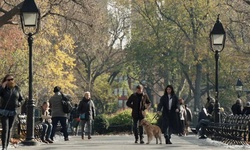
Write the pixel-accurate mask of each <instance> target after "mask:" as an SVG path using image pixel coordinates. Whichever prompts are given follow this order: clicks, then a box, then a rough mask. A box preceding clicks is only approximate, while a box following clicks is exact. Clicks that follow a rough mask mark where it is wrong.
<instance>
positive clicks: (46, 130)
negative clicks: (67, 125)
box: [41, 122, 53, 140]
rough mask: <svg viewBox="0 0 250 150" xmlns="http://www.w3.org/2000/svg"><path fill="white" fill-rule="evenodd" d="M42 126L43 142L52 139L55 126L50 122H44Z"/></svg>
mask: <svg viewBox="0 0 250 150" xmlns="http://www.w3.org/2000/svg"><path fill="white" fill-rule="evenodd" d="M42 126H43V131H42V135H41V139H42V140H45V139H50V136H51V132H52V128H53V125H52V124H51V123H48V122H43V123H42Z"/></svg>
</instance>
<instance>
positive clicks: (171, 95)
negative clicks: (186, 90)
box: [157, 85, 179, 144]
mask: <svg viewBox="0 0 250 150" xmlns="http://www.w3.org/2000/svg"><path fill="white" fill-rule="evenodd" d="M178 108H179V103H178V98H177V96H176V95H175V92H174V89H173V86H172V85H168V86H167V87H166V88H165V92H164V95H163V96H162V97H161V98H160V103H159V104H158V107H157V113H158V114H159V115H161V114H162V119H163V120H162V123H163V124H162V129H163V132H164V137H165V140H166V144H172V142H171V141H170V139H171V134H172V133H173V130H174V127H175V126H177V124H176V123H177V119H178V118H179V117H178V113H179V109H178ZM161 111H162V112H161Z"/></svg>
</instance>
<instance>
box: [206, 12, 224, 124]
mask: <svg viewBox="0 0 250 150" xmlns="http://www.w3.org/2000/svg"><path fill="white" fill-rule="evenodd" d="M219 16H220V15H218V17H217V20H216V23H215V24H214V27H213V29H212V31H211V32H210V36H209V37H210V46H211V50H212V51H213V52H214V53H215V55H214V57H215V105H214V122H216V123H219V122H220V121H221V119H220V103H219V57H220V55H219V53H220V52H221V51H222V50H223V49H224V47H225V41H226V32H225V30H224V28H223V26H222V23H221V22H220V19H219Z"/></svg>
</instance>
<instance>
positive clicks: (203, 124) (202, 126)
mask: <svg viewBox="0 0 250 150" xmlns="http://www.w3.org/2000/svg"><path fill="white" fill-rule="evenodd" d="M210 123H211V121H210V120H208V119H201V120H200V121H199V122H198V124H197V126H196V131H197V132H199V130H200V129H201V132H200V135H201V136H204V135H205V134H206V128H205V127H206V126H208V125H209V124H210Z"/></svg>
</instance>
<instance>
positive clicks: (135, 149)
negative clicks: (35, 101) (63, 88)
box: [9, 135, 250, 150]
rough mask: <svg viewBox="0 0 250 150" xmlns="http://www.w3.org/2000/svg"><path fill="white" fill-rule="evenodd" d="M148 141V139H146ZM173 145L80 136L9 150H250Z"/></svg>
mask: <svg viewBox="0 0 250 150" xmlns="http://www.w3.org/2000/svg"><path fill="white" fill-rule="evenodd" d="M145 136H146V135H145ZM145 141H146V138H145ZM172 142H173V144H171V145H166V144H164V143H163V144H158V145H156V144H155V139H154V140H153V141H152V143H150V144H149V145H148V144H135V143H134V137H133V136H132V135H104V136H102V135H94V136H92V139H91V140H88V139H86V140H82V139H81V137H80V136H70V141H64V140H63V137H62V136H57V137H56V138H55V142H54V143H53V144H43V143H39V144H38V145H36V146H23V145H22V144H19V145H17V147H16V148H14V147H13V146H11V147H10V148H9V149H15V150H80V149H81V150H83V149H88V150H157V149H167V150H173V149H175V150H179V149H180V150H181V149H185V150H203V149H206V150H215V149H216V150H230V149H249V150H250V146H228V145H226V144H223V143H221V142H217V141H212V140H211V139H205V140H200V139H198V137H197V136H196V135H188V136H183V137H179V136H176V135H173V137H172Z"/></svg>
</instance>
